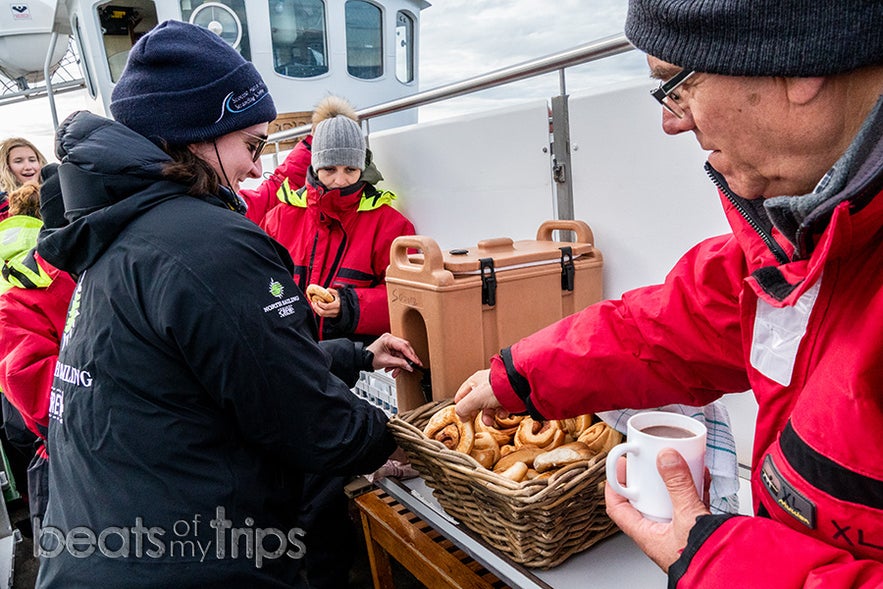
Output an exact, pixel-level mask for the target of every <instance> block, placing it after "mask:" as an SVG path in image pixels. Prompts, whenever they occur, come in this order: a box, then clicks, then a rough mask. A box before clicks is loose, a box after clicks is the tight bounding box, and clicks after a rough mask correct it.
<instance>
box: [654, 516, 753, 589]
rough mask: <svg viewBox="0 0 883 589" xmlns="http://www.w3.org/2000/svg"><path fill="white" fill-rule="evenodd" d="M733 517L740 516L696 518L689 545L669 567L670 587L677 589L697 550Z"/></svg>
mask: <svg viewBox="0 0 883 589" xmlns="http://www.w3.org/2000/svg"><path fill="white" fill-rule="evenodd" d="M733 517H739V516H737V515H735V514H731V513H725V514H718V515H700V516H699V517H697V518H696V523H695V524H694V525H693V529H692V530H690V536H689V537H688V538H687V546H685V547H684V551H683V552H682V553H681V556H680V558H678V559H677V560H676V561H675V562H674V564H672V565H671V566H670V567H669V568H668V589H676V587H677V586H678V582H679V581H680V580H681V577H683V576H684V575H685V574H687V568H688V567H689V566H690V562H692V560H693V557H694V556H695V555H696V552H698V551H699V549H700V548H702V545H703V544H705V541H706V540H708V537H709V536H711V535H712V534H713V533H714V532H715V531H716V530H717V529H718V528H719V527H721V526H722V525H724V522H726V521H727V520H729V519H730V518H733Z"/></svg>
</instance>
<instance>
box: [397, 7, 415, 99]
mask: <svg viewBox="0 0 883 589" xmlns="http://www.w3.org/2000/svg"><path fill="white" fill-rule="evenodd" d="M396 79H397V80H398V81H399V82H403V83H405V84H407V83H409V82H413V81H414V18H413V17H412V16H411V15H410V14H408V13H407V12H403V11H401V10H399V11H398V13H397V14H396Z"/></svg>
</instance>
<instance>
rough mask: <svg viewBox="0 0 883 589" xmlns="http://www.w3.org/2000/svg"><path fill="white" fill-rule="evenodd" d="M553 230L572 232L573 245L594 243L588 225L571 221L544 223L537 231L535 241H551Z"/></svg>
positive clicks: (554, 220)
mask: <svg viewBox="0 0 883 589" xmlns="http://www.w3.org/2000/svg"><path fill="white" fill-rule="evenodd" d="M555 230H561V231H573V232H574V233H575V234H576V241H575V242H574V243H588V244H590V245H594V243H595V236H594V235H592V229H591V228H590V227H589V226H588V224H586V222H585V221H578V220H571V219H553V220H551V221H544V222H543V224H542V225H540V228H539V229H537V241H552V232H553V231H555Z"/></svg>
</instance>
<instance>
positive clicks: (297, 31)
mask: <svg viewBox="0 0 883 589" xmlns="http://www.w3.org/2000/svg"><path fill="white" fill-rule="evenodd" d="M269 2H270V37H271V39H272V41H273V68H274V69H275V70H276V73H277V74H281V75H283V76H288V77H291V78H312V77H314V76H321V75H322V74H326V73H328V58H327V55H328V47H327V42H326V32H325V3H324V2H323V1H322V0H269Z"/></svg>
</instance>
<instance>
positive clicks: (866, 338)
mask: <svg viewBox="0 0 883 589" xmlns="http://www.w3.org/2000/svg"><path fill="white" fill-rule="evenodd" d="M881 121H883V115H880V114H879V113H878V120H877V123H878V125H877V129H880V128H883V125H880V124H879V123H880V122H881ZM878 133H879V132H878ZM870 136H871V143H872V145H871V146H870V147H869V148H867V149H864V148H863V149H857V150H851V152H852V153H851V155H850V152H847V156H844V158H843V159H842V160H841V161H840V162H838V164H837V167H835V171H837V173H835V174H834V176H837V175H838V174H839V173H843V172H844V170H848V171H849V175H848V180H845V181H844V183H843V184H842V185H840V186H839V187H838V188H834V187H833V186H832V187H830V188H829V189H823V190H822V193H823V194H822V195H815V194H811V195H806V196H802V197H800V199H810V200H809V202H811V203H816V201H819V202H818V203H817V207H816V208H815V209H814V210H812V211H811V212H810V213H809V214H808V215H807V216H806V217H805V218H804V219H803V220H802V221H798V222H799V223H801V224H800V225H799V229H797V230H796V231H794V232H793V234H792V236H791V237H792V239H791V240H785V239H784V238H783V236H782V234H781V233H779V232H778V231H777V230H774V229H772V226H771V224H770V220H769V217H766V221H765V222H764V217H763V215H764V213H763V212H762V211H758V210H757V208H756V206H755V205H756V204H757V202H758V201H755V202H754V203H752V202H749V201H744V200H742V199H739V198H738V197H735V196H734V195H732V194H731V193H729V191H728V190H727V189H726V185H725V183H724V182H723V180H722V179H720V178H717V179H718V181H719V183H720V187H721V194H722V198H723V200H724V203H725V209H726V212H727V216H728V219H729V221H730V225H731V226H732V228H733V234H731V235H724V236H721V237H716V238H711V239H708V240H706V241H704V242H702V243H700V244H699V245H698V246H696V247H695V248H693V249H692V250H691V251H690V252H689V253H687V254H686V255H685V256H684V257H683V258H682V259H681V260H680V261H679V262H678V263H677V265H676V266H675V267H674V269H673V270H672V271H671V272H670V273H669V275H668V277H667V278H666V280H665V283H664V284H662V285H658V286H650V287H646V288H640V289H637V290H634V291H631V292H627V293H625V294H624V295H623V297H622V299H621V300H616V301H604V302H601V303H598V304H596V305H593V306H591V307H589V308H587V309H586V310H584V311H582V312H580V313H577V314H575V315H573V316H570V317H568V318H566V319H563V320H562V321H560V322H558V323H556V324H554V325H552V326H550V327H548V328H546V329H544V330H542V331H539V332H538V333H536V334H534V335H532V336H530V337H527V338H525V339H523V340H521V341H520V342H518V343H516V344H515V345H513V346H512V347H511V348H510V349H507V350H503V352H502V353H501V355H499V356H496V357H495V358H493V359H492V362H491V384H492V386H493V390H494V392H495V394H496V395H497V397H498V398H499V400H500V401H501V403H502V404H503V406H504V407H506V408H507V409H508V410H510V411H520V410H524V409H525V408H528V409H530V410H531V411H533V412H534V413H536V414H539V415H540V416H545V417H547V418H562V417H566V416H570V415H577V414H580V413H587V412H595V411H601V410H605V409H615V408H624V407H633V408H647V407H656V406H660V405H665V404H668V403H686V404H691V405H703V404H706V403H709V402H711V401H713V400H715V399H717V398H719V397H720V396H721V395H722V394H724V393H731V392H741V391H745V390H748V389H749V388H750V389H752V390H753V392H754V395H755V396H756V398H757V402H758V404H759V412H758V419H757V424H756V434H755V441H754V450H753V470H752V492H753V499H754V507H755V510H756V513H757V514H758V515H760V516H766V517H744V516H720V515H713V516H711V515H710V516H703V517H700V518H699V519H698V520H697V523H696V525H695V526H694V528H693V531H692V533H691V535H690V539H689V542H688V544H687V546H686V548H685V550H684V552H683V554H682V557H681V558H680V559H679V560H678V561H677V562H676V563H675V564H674V565H673V566H672V567H671V569H670V571H669V578H670V585H669V586H670V587H674V586H677V587H680V588H686V587H723V586H728V585H732V584H734V583H735V584H736V585H738V586H740V587H776V588H778V589H787V588H798V587H801V588H805V587H813V588H826V589H830V588H836V587H881V586H883V562H881V561H883V459H881V458H880V452H881V450H880V449H881V447H883V192H881V191H883V140H881V138H880V137H879V135H878V136H876V137H873V132H872V133H870ZM865 147H867V146H865ZM862 153H870V154H871V155H870V156H868V158H867V159H866V160H865V161H860V162H857V161H854V160H855V155H856V154H862ZM709 171H710V173H711V174H712V176H713V177H715V174H716V173H715V172H714V171H713V169H711V168H709ZM832 184H833V183H832ZM822 196H823V197H824V198H823V199H822V198H821V197H822ZM774 201H778V202H777V203H776V202H767V203H766V205H767V206H768V207H770V206H772V208H773V209H775V208H776V207H777V206H779V207H783V208H786V209H787V208H789V207H790V205H791V204H795V203H796V199H794V198H790V201H789V199H788V198H784V199H774ZM803 202H807V201H806V200H804V201H803ZM789 203H790V204H789ZM748 218H751V219H753V222H754V225H755V226H756V227H758V228H759V230H756V229H754V228H752V227H751V226H750V224H749V222H748V221H747V219H748ZM778 218H780V219H782V218H784V217H781V216H780V217H778ZM779 225H780V226H783V227H784V226H786V225H787V223H782V222H780V223H779ZM764 237H765V238H766V239H767V240H768V241H764ZM791 242H793V243H794V244H795V245H794V246H792V245H791Z"/></svg>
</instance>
